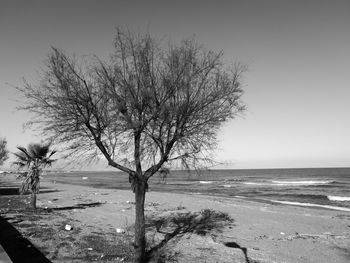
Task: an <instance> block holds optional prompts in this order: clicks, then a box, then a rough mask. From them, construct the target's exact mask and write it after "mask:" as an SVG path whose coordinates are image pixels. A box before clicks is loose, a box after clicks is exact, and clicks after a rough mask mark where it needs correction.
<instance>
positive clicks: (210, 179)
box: [46, 168, 350, 212]
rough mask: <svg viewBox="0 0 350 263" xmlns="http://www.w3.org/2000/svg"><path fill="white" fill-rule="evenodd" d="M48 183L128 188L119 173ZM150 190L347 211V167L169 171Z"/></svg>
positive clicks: (64, 175)
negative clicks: (165, 176) (164, 179)
mask: <svg viewBox="0 0 350 263" xmlns="http://www.w3.org/2000/svg"><path fill="white" fill-rule="evenodd" d="M46 178H47V179H49V180H55V181H58V182H62V183H72V184H79V185H90V186H93V187H99V188H116V189H130V186H129V183H128V177H127V175H126V174H123V173H120V172H72V173H62V174H49V175H48V176H47V177H46ZM149 188H150V191H165V192H186V193H188V192H190V193H193V194H199V193H201V194H208V195H217V196H226V197H232V198H248V199H252V200H256V201H260V202H269V203H274V204H279V205H296V206H304V207H320V208H324V209H333V210H339V211H345V212H350V168H317V169H316V168H310V169H256V170H206V171H201V172H200V174H197V173H196V172H191V173H188V172H186V171H171V173H170V175H169V176H168V177H167V179H166V181H162V179H161V178H160V177H159V176H158V175H154V176H153V177H152V178H151V180H150V182H149Z"/></svg>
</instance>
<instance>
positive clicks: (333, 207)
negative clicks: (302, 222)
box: [270, 200, 350, 212]
mask: <svg viewBox="0 0 350 263" xmlns="http://www.w3.org/2000/svg"><path fill="white" fill-rule="evenodd" d="M270 201H272V202H274V203H279V204H285V205H297V206H307V207H321V208H327V209H332V210H338V211H345V212H350V208H346V207H339V206H331V205H318V204H312V203H300V202H290V201H279V200H270Z"/></svg>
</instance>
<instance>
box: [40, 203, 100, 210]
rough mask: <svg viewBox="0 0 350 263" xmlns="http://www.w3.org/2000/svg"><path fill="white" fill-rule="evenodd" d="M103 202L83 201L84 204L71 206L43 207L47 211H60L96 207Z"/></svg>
mask: <svg viewBox="0 0 350 263" xmlns="http://www.w3.org/2000/svg"><path fill="white" fill-rule="evenodd" d="M103 204H104V203H101V202H95V203H85V204H76V205H73V206H63V207H49V208H45V210H46V211H48V212H52V211H62V210H73V209H85V208H88V207H98V206H101V205H103Z"/></svg>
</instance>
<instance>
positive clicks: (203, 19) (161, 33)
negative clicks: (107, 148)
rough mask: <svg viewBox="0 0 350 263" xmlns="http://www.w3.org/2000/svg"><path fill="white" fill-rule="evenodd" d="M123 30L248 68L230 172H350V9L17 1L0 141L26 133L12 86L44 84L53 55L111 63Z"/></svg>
mask: <svg viewBox="0 0 350 263" xmlns="http://www.w3.org/2000/svg"><path fill="white" fill-rule="evenodd" d="M116 26H127V27H129V28H130V29H132V30H140V31H142V30H144V29H147V28H149V31H150V32H151V34H153V35H156V36H158V37H165V38H168V39H171V40H172V41H178V40H181V39H183V38H188V37H191V36H193V35H195V36H196V39H197V40H198V41H199V42H201V43H203V44H204V45H206V46H207V47H208V48H211V49H214V50H221V49H222V50H223V51H224V54H225V58H226V59H227V61H228V62H232V61H235V60H239V61H241V62H243V63H245V64H247V65H248V67H249V71H248V72H247V73H246V75H245V78H244V89H245V95H244V97H243V99H244V101H245V102H246V104H247V106H248V110H247V112H246V114H245V117H244V118H240V119H237V120H233V121H231V122H229V123H227V125H226V126H225V127H223V129H222V131H221V132H220V135H219V139H220V144H219V150H218V151H217V157H218V159H219V160H221V161H227V162H229V163H230V165H229V166H228V167H230V168H273V167H276V168H278V167H336V166H339V167H343V166H350V116H349V115H350V81H349V69H350V1H348V0H344V1H337V0H332V1H329V0H325V1H313V0H308V1H297V0H288V1H284V0H276V1H272V0H271V1H270V0H264V1H262V0H255V1H251V0H244V1H234V0H231V1H203V0H202V1H190V0H187V1H164V0H162V1H161V0H159V1H116V0H113V1H106V0H104V1H97V0H96V1H89V0H84V1H79V0H75V1H62V0H60V1H48V0H42V1H36V0H31V1H15V0H9V1H4V0H1V6H0V123H1V126H0V136H3V137H6V138H7V140H8V144H9V149H10V151H12V152H14V151H15V147H16V146H17V145H24V146H25V145H27V144H28V143H29V142H33V141H40V137H36V136H35V134H34V133H33V132H31V131H23V128H22V125H23V123H25V122H26V121H28V120H29V119H28V118H29V116H28V115H27V114H26V113H25V112H17V111H16V109H15V106H16V102H15V100H16V99H17V98H18V94H16V91H15V90H14V88H13V86H18V85H21V84H22V78H23V77H24V78H26V79H27V80H28V81H29V82H32V83H35V82H36V81H38V79H39V78H38V71H40V69H41V68H43V61H44V59H45V57H46V55H47V53H48V52H49V50H50V46H55V47H58V48H62V49H64V50H66V51H67V52H69V53H71V54H72V53H75V54H76V55H78V56H79V55H84V54H87V55H89V54H96V55H98V56H100V57H107V56H108V54H109V53H110V52H112V51H113V36H114V34H115V27H116Z"/></svg>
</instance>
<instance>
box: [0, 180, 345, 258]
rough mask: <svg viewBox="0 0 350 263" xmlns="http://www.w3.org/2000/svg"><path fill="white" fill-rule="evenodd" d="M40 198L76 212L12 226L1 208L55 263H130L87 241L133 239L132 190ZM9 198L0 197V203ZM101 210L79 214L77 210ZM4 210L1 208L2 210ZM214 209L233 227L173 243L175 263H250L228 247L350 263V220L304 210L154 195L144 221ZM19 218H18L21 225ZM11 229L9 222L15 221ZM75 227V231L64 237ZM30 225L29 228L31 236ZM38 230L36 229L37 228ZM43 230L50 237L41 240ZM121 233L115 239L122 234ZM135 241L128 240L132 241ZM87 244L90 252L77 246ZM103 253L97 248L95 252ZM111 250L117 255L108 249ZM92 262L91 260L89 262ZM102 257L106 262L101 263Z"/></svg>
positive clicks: (256, 254) (68, 189)
mask: <svg viewBox="0 0 350 263" xmlns="http://www.w3.org/2000/svg"><path fill="white" fill-rule="evenodd" d="M42 187H43V188H42V189H43V191H42V192H43V193H41V194H40V195H39V196H38V206H39V207H41V208H60V207H72V209H63V210H55V211H54V212H53V213H44V215H41V216H36V215H33V216H32V217H30V216H29V217H28V216H27V217H22V218H21V220H17V222H16V221H15V220H14V219H13V218H16V216H19V214H18V212H16V211H14V210H8V209H7V208H6V207H4V205H2V207H1V216H4V217H7V218H11V217H12V222H13V224H14V226H15V227H16V228H17V229H18V230H19V231H20V232H22V233H23V235H24V236H26V237H28V239H29V240H30V241H31V242H32V243H33V244H34V245H35V246H36V247H38V248H39V249H40V250H41V251H42V252H43V253H44V254H45V255H46V256H47V257H48V258H49V259H50V260H52V261H53V262H86V260H88V259H91V261H95V262H96V260H97V261H101V262H126V261H127V259H125V258H123V257H122V256H120V257H117V256H116V254H115V251H114V252H113V251H111V253H112V254H113V253H114V254H113V255H114V257H113V258H108V255H104V254H101V253H100V252H99V251H100V250H99V248H98V247H94V242H90V243H87V242H86V240H87V239H86V237H88V236H89V235H90V237H91V234H95V236H96V237H98V236H100V237H101V236H103V237H105V238H106V239H108V240H110V242H111V246H112V245H113V242H116V241H115V240H116V239H114V238H115V236H119V237H123V235H125V238H126V237H127V233H124V230H126V231H127V229H128V227H130V226H132V224H133V221H134V212H135V210H134V205H133V199H134V198H133V194H132V192H131V191H129V190H113V189H96V188H92V187H87V186H79V185H68V184H59V183H55V184H54V183H51V182H48V181H44V182H43V183H42ZM5 197H11V196H0V199H3V198H5ZM88 203H90V204H91V203H102V204H101V205H97V206H92V207H85V209H79V207H78V208H76V209H75V208H74V206H75V205H77V204H88ZM2 204H3V203H2ZM202 209H213V210H216V211H222V212H225V213H228V214H229V215H230V217H232V218H233V219H234V223H233V225H230V226H226V227H225V228H224V229H223V231H222V232H221V233H220V232H217V233H213V234H212V235H205V236H200V235H196V234H192V235H185V236H183V237H182V238H179V239H176V241H171V242H169V244H168V246H167V249H168V250H169V251H172V253H173V255H176V259H177V262H246V260H245V258H244V255H243V253H242V251H241V250H240V249H237V248H230V247H226V246H225V245H224V243H225V242H236V243H237V244H239V245H240V246H241V247H246V248H247V251H248V257H249V259H250V262H266V263H273V262H276V263H282V262H286V263H295V262H315V263H316V262H318V263H322V262H334V263H345V262H349V261H350V213H349V212H345V211H335V210H327V209H319V208H304V207H298V206H286V205H278V204H275V205H274V204H263V203H259V202H254V201H249V200H244V199H239V198H226V197H217V196H207V195H199V194H177V193H162V192H152V191H150V192H148V193H147V195H146V214H148V215H150V214H154V215H156V214H157V215H160V214H166V213H168V214H169V213H170V214H171V213H184V212H186V211H187V212H188V211H201V210H202ZM17 218H18V217H17ZM10 222H11V220H10ZM66 224H69V225H71V226H72V230H71V231H67V230H65V229H64V227H65V225H66ZM28 225H29V226H31V228H28ZM35 227H36V228H35ZM38 227H39V228H40V229H42V230H44V231H43V232H47V233H49V237H48V238H45V239H44V240H43V239H42V236H40V235H39V234H37V233H36V232H35V231H38V230H37V229H38ZM118 228H119V229H120V230H121V232H122V233H117V231H116V229H118ZM129 238H130V237H129ZM79 242H80V243H84V242H85V243H84V244H88V245H89V246H91V247H84V246H82V245H80V246H79V245H78V243H79ZM95 245H96V246H97V245H98V244H97V242H96V244H95ZM110 250H113V247H111V248H110ZM89 255H91V257H87V256H89ZM98 257H99V258H100V259H99V260H98Z"/></svg>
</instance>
